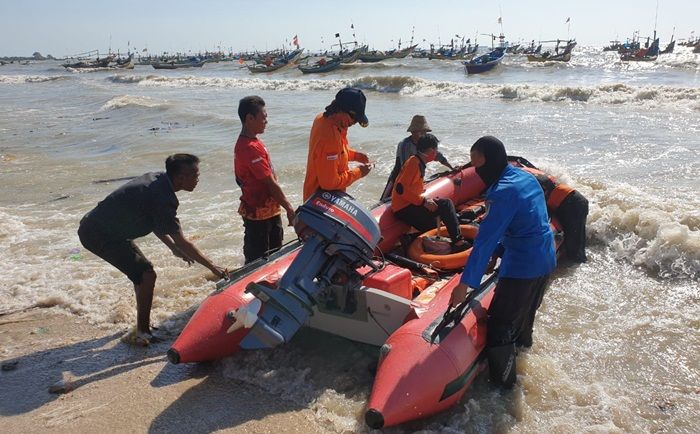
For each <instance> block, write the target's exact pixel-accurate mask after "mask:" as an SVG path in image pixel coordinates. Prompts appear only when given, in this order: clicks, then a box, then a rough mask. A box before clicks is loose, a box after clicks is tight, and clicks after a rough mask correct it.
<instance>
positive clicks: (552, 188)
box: [522, 167, 575, 211]
mask: <svg viewBox="0 0 700 434" xmlns="http://www.w3.org/2000/svg"><path fill="white" fill-rule="evenodd" d="M522 169H523V170H524V171H526V172H529V173H531V174H533V175H534V176H535V178H536V179H537V181H538V182H539V183H540V186H541V187H542V190H543V191H544V199H545V201H547V207H548V208H549V209H550V210H552V211H554V210H556V209H557V208H559V205H561V203H562V202H563V201H564V199H566V198H567V197H568V196H569V195H570V194H571V193H573V192H574V191H575V190H574V189H573V188H572V187H570V186H568V185H566V184H563V183H561V182H559V181H557V179H556V178H554V177H553V176H551V175H548V174H546V173H544V172H543V171H541V170H539V169H533V168H530V167H522Z"/></svg>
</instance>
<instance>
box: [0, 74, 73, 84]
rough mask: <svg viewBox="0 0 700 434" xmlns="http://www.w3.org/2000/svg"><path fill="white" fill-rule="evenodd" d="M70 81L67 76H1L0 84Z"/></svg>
mask: <svg viewBox="0 0 700 434" xmlns="http://www.w3.org/2000/svg"><path fill="white" fill-rule="evenodd" d="M70 79H71V77H69V76H67V75H52V76H45V75H0V84H24V83H46V82H50V81H63V80H70Z"/></svg>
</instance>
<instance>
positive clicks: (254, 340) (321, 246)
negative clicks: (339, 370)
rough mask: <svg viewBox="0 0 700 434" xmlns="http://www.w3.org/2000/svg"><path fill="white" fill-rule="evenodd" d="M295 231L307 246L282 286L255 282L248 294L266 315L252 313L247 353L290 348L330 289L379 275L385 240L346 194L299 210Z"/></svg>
mask: <svg viewBox="0 0 700 434" xmlns="http://www.w3.org/2000/svg"><path fill="white" fill-rule="evenodd" d="M295 230H296V231H297V234H299V236H300V237H301V238H302V239H303V240H304V245H303V247H302V248H301V250H300V251H299V253H298V254H297V256H296V258H295V259H294V261H293V262H292V263H291V265H290V266H289V268H288V269H287V272H286V273H284V276H282V278H281V279H280V282H279V286H278V287H277V288H270V287H268V286H264V285H261V284H258V283H254V282H252V283H250V284H249V285H248V287H247V288H246V292H249V293H252V294H253V295H255V297H256V298H257V299H259V300H260V302H262V309H261V310H260V312H259V313H257V312H251V313H248V312H246V314H247V315H248V316H247V319H246V321H245V323H246V327H248V326H249V325H248V324H251V323H253V321H254V324H253V325H252V328H251V330H250V333H248V334H247V335H246V337H245V338H244V339H243V340H242V341H241V344H240V346H241V348H245V349H256V348H271V347H275V346H277V345H279V344H282V343H285V342H289V340H290V339H291V338H292V336H294V334H295V333H296V332H297V330H299V328H300V327H301V326H302V325H303V324H304V323H305V322H306V320H307V318H308V317H309V316H310V315H313V310H312V309H313V306H314V305H315V304H316V303H317V300H318V297H319V295H320V294H321V293H323V292H324V290H325V289H326V288H331V287H334V286H337V285H338V283H339V282H359V281H360V279H359V276H358V273H357V271H356V269H357V268H359V267H361V266H363V265H368V266H370V267H371V268H373V269H375V270H376V269H377V266H376V265H375V264H374V262H373V261H372V256H373V254H374V248H375V247H376V245H377V243H379V240H380V236H381V233H380V230H379V226H378V225H377V222H376V221H375V219H374V217H372V215H371V214H370V213H369V211H367V210H366V209H365V208H364V207H363V206H362V205H360V204H359V203H358V202H357V201H355V199H354V198H353V197H352V196H350V195H348V194H346V193H343V192H340V191H318V192H316V193H315V194H314V195H313V196H311V198H310V199H309V200H307V201H306V203H304V204H303V205H302V206H301V207H299V209H298V210H297V215H296V223H295ZM254 305H256V306H260V303H259V302H257V301H256V303H254ZM256 313H257V315H256Z"/></svg>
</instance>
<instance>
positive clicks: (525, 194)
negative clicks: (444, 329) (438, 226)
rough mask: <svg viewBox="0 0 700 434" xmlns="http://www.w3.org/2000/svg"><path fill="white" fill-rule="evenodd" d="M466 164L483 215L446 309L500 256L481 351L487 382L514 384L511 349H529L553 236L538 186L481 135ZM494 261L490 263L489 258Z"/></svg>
mask: <svg viewBox="0 0 700 434" xmlns="http://www.w3.org/2000/svg"><path fill="white" fill-rule="evenodd" d="M470 154H471V162H472V165H473V166H474V167H475V169H476V173H477V174H478V175H479V177H480V178H481V180H482V181H484V184H485V185H486V205H487V214H486V217H485V218H484V220H483V221H482V222H481V225H480V226H479V233H478V235H477V237H476V239H475V240H474V247H473V248H472V252H471V254H470V256H469V259H468V260H467V263H466V265H465V267H464V272H463V273H462V278H461V280H460V283H459V285H457V286H456V287H455V289H454V290H453V292H452V297H451V299H450V304H451V305H452V306H456V305H457V304H459V303H461V302H463V301H464V300H465V299H466V296H467V294H468V292H469V291H470V288H471V290H475V289H477V288H479V285H480V284H481V279H482V277H483V275H484V272H485V271H486V270H487V267H488V268H489V269H491V268H492V267H493V260H492V259H491V258H492V257H493V258H495V257H500V258H501V265H500V269H499V272H498V277H499V278H498V284H497V285H496V289H495V290H494V297H493V300H492V301H491V306H490V307H489V311H488V322H487V330H488V331H487V337H486V348H487V351H486V353H487V358H488V362H489V371H490V376H491V379H492V381H495V382H496V383H499V384H500V385H502V386H504V387H512V385H513V384H514V383H515V355H516V351H515V347H516V345H518V346H525V347H529V346H531V345H532V325H533V322H534V319H535V312H536V311H537V308H538V307H539V305H540V303H541V301H542V296H543V295H544V290H545V288H546V285H547V281H548V279H549V274H550V273H551V272H552V270H554V268H555V267H556V255H555V251H554V236H553V234H552V230H551V229H550V226H549V221H548V216H547V204H546V202H545V199H544V193H543V192H542V188H541V187H540V184H539V183H538V182H537V180H536V179H535V177H534V176H532V175H531V174H529V173H527V172H525V171H523V170H520V169H517V168H515V167H513V166H511V165H510V164H508V160H507V156H506V150H505V147H504V146H503V143H501V141H500V140H498V139H497V138H495V137H492V136H485V137H482V138H480V139H479V140H477V141H476V142H475V143H474V145H472V148H471V152H470ZM494 260H495V259H494Z"/></svg>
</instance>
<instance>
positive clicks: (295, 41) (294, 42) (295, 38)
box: [292, 35, 299, 48]
mask: <svg viewBox="0 0 700 434" xmlns="http://www.w3.org/2000/svg"><path fill="white" fill-rule="evenodd" d="M292 44H294V45H295V46H296V47H297V48H299V38H297V35H294V39H292Z"/></svg>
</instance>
